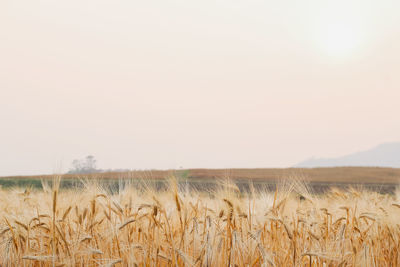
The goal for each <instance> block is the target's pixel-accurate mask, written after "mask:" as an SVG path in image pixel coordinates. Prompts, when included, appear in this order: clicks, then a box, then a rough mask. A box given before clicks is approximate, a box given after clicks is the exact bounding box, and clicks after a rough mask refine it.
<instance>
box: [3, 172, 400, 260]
mask: <svg viewBox="0 0 400 267" xmlns="http://www.w3.org/2000/svg"><path fill="white" fill-rule="evenodd" d="M59 181H60V178H59V177H58V178H55V179H54V181H53V185H52V186H49V185H46V184H43V190H32V191H31V190H29V189H25V190H24V189H18V188H14V189H12V190H0V201H1V202H0V203H1V205H0V253H1V254H0V265H1V266H399V264H400V259H399V247H400V243H399V242H400V226H399V222H400V199H399V198H400V191H399V193H395V194H394V195H388V194H379V193H376V192H371V191H367V190H364V189H362V188H358V189H354V188H349V189H348V190H343V189H335V188H332V189H331V190H330V191H329V192H327V193H325V194H323V195H317V194H313V193H312V192H310V190H309V188H308V187H307V184H306V183H305V182H301V181H299V180H297V179H288V180H284V181H285V182H282V183H280V184H278V186H277V188H276V190H275V191H272V192H271V191H268V190H266V189H265V188H260V187H258V188H254V187H252V186H250V190H249V191H248V192H240V191H239V189H238V187H237V186H236V185H235V184H234V183H232V182H230V181H229V180H223V181H221V182H220V186H219V187H218V189H216V190H213V191H210V192H201V191H195V190H192V189H190V188H187V187H185V185H184V184H183V185H182V184H179V183H177V181H176V179H173V178H171V179H168V182H167V183H168V187H167V189H165V190H161V191H156V190H154V189H152V187H151V186H147V185H146V184H145V183H144V186H143V187H141V188H137V187H134V186H131V185H129V183H128V182H127V183H125V184H124V185H122V186H121V188H120V189H119V190H117V191H116V192H110V191H109V190H107V188H104V187H102V186H101V185H99V184H98V183H96V182H94V181H89V180H83V181H82V182H83V183H84V185H85V186H84V188H83V189H82V188H80V189H68V190H61V191H60V190H59V189H58V186H57V185H58V184H59Z"/></svg>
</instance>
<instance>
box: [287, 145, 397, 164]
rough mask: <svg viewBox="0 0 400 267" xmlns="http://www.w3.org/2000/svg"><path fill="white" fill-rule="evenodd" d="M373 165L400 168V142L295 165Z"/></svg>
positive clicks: (313, 159) (312, 159)
mask: <svg viewBox="0 0 400 267" xmlns="http://www.w3.org/2000/svg"><path fill="white" fill-rule="evenodd" d="M338 166H373V167H391V168H400V142H398V143H385V144H381V145H378V146H376V147H374V148H372V149H369V150H366V151H361V152H357V153H353V154H349V155H346V156H343V157H337V158H310V159H308V160H305V161H303V162H300V163H298V164H297V165H295V166H294V167H304V168H314V167H338Z"/></svg>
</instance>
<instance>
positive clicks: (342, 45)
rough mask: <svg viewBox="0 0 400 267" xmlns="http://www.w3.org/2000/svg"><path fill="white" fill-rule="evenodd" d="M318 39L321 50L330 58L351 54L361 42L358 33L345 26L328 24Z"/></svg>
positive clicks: (352, 28)
mask: <svg viewBox="0 0 400 267" xmlns="http://www.w3.org/2000/svg"><path fill="white" fill-rule="evenodd" d="M320 38H321V39H320V45H321V48H322V49H323V50H324V51H325V52H326V53H327V54H328V55H330V56H347V55H349V54H352V53H354V52H355V51H356V50H357V48H358V47H359V46H360V42H361V38H360V36H359V34H358V31H357V30H356V29H354V27H352V25H346V24H329V25H328V26H327V27H326V28H325V30H324V32H323V33H321V36H320Z"/></svg>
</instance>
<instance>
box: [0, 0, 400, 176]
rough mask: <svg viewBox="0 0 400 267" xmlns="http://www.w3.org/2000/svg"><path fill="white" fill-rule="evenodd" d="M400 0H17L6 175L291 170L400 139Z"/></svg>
mask: <svg viewBox="0 0 400 267" xmlns="http://www.w3.org/2000/svg"><path fill="white" fill-rule="evenodd" d="M399 10H400V1H397V0H393V1H375V0H374V1H368V0H362V1H350V0H348V1H342V0H336V1H321V0H314V1H285V0H284V1H268V0H196V1H194V0H145V1H135V0H113V1H111V0H109V1H105V0H91V1H85V0H68V1H66V0H57V1H54V0H44V1H39V0H36V1H34V0H2V1H0V122H1V128H0V175H13V174H40V173H53V172H54V171H58V170H59V168H60V167H59V166H60V164H62V168H63V170H64V171H66V170H68V168H69V167H70V163H71V161H72V160H73V159H75V158H83V157H85V156H86V155H88V154H93V155H94V156H95V157H96V158H97V160H98V163H99V167H102V168H132V169H149V168H162V169H165V168H178V167H180V166H182V167H184V168H191V167H209V168H217V167H218V168H232V167H287V166H292V165H294V164H295V163H297V162H299V161H302V160H304V159H306V158H308V157H311V156H326V157H329V156H340V155H343V154H347V153H350V152H355V151H358V150H363V149H368V148H370V147H372V146H375V145H377V144H379V143H382V142H388V141H399V140H400V51H399V47H400V16H399V15H398V12H399Z"/></svg>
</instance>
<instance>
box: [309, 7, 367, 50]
mask: <svg viewBox="0 0 400 267" xmlns="http://www.w3.org/2000/svg"><path fill="white" fill-rule="evenodd" d="M357 11H359V10H358V8H357V6H352V5H350V4H348V2H347V1H335V2H332V3H331V4H330V5H329V6H324V9H323V10H319V12H317V14H318V15H317V17H316V18H315V21H314V29H315V30H316V31H315V33H314V38H315V40H316V43H317V46H318V47H319V49H320V50H321V51H322V52H323V53H325V54H327V55H328V56H330V57H349V56H353V55H355V54H356V53H358V52H359V51H360V48H361V47H362V45H363V42H364V39H365V38H364V32H363V30H364V28H365V27H363V24H364V23H363V21H364V17H363V15H362V14H361V12H357Z"/></svg>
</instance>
